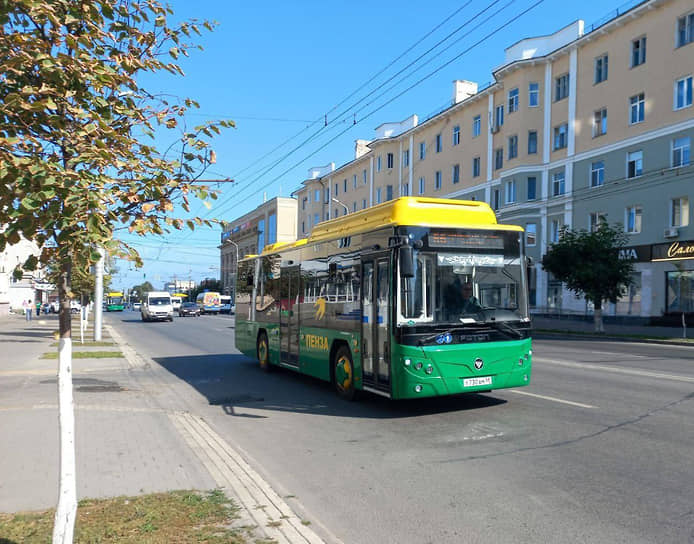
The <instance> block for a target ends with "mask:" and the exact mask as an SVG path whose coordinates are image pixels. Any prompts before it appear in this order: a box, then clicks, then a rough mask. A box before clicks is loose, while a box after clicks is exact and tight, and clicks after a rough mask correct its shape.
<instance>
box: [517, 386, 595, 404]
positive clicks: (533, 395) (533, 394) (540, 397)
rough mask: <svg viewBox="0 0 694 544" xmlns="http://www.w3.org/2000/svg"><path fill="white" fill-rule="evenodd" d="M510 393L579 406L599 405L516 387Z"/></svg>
mask: <svg viewBox="0 0 694 544" xmlns="http://www.w3.org/2000/svg"><path fill="white" fill-rule="evenodd" d="M509 393H515V394H516V395H526V396H528V397H536V398H538V399H544V400H551V401H552V402H560V403H561V404H568V405H570V406H578V407H579V408H597V406H591V405H590V404H581V403H580V402H574V401H572V400H564V399H558V398H556V397H548V396H546V395H536V394H535V393H528V392H527V391H516V390H515V389H510V390H509Z"/></svg>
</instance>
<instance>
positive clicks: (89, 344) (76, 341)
mask: <svg viewBox="0 0 694 544" xmlns="http://www.w3.org/2000/svg"><path fill="white" fill-rule="evenodd" d="M72 342H73V344H78V345H79V346H84V347H85V348H89V347H95V348H97V347H109V346H115V345H116V343H115V342H94V341H91V340H88V341H86V342H85V343H84V344H83V343H82V342H80V339H79V338H73V339H72ZM58 345H59V343H58V342H53V343H52V344H51V347H52V348H57V347H58Z"/></svg>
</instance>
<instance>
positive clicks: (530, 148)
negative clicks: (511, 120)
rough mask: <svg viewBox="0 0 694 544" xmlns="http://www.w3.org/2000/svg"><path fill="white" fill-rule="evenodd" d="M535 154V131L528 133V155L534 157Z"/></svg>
mask: <svg viewBox="0 0 694 544" xmlns="http://www.w3.org/2000/svg"><path fill="white" fill-rule="evenodd" d="M536 153H537V131H536V130H529V131H528V155H534V154H536Z"/></svg>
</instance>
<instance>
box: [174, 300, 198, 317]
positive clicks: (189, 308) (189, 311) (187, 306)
mask: <svg viewBox="0 0 694 544" xmlns="http://www.w3.org/2000/svg"><path fill="white" fill-rule="evenodd" d="M187 315H192V316H194V317H200V307H199V306H198V305H197V304H196V303H195V302H184V303H182V304H181V307H180V308H179V309H178V316H179V317H185V316H187Z"/></svg>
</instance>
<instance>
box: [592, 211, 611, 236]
mask: <svg viewBox="0 0 694 544" xmlns="http://www.w3.org/2000/svg"><path fill="white" fill-rule="evenodd" d="M601 223H607V214H605V212H593V213H591V214H590V215H589V216H588V230H589V231H590V232H595V231H596V230H598V227H599V226H600V224H601Z"/></svg>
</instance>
